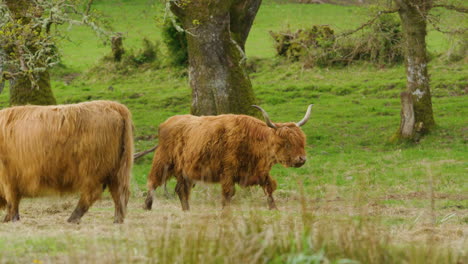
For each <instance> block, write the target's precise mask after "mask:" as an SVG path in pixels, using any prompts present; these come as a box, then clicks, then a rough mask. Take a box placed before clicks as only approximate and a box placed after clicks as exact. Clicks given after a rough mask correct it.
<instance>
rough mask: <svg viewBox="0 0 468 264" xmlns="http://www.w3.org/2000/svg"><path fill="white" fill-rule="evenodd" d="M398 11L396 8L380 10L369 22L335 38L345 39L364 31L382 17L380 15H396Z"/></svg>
mask: <svg viewBox="0 0 468 264" xmlns="http://www.w3.org/2000/svg"><path fill="white" fill-rule="evenodd" d="M398 10H399V9H398V8H397V9H389V10H381V11H379V12H378V13H377V15H376V16H374V17H373V18H371V19H370V20H368V21H367V22H366V23H364V24H362V25H360V26H359V27H358V28H356V29H353V30H350V31H346V32H343V33H341V34H339V35H337V36H336V38H343V37H347V36H349V35H352V34H354V33H356V32H358V31H360V30H362V29H364V28H365V27H368V26H370V25H372V24H374V22H375V21H376V20H377V19H378V18H379V17H380V16H382V15H384V14H391V13H396V12H398Z"/></svg>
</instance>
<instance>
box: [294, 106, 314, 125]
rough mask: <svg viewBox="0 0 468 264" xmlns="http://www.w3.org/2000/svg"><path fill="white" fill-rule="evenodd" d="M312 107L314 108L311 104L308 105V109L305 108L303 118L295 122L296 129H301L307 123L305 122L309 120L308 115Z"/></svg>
mask: <svg viewBox="0 0 468 264" xmlns="http://www.w3.org/2000/svg"><path fill="white" fill-rule="evenodd" d="M312 106H314V105H313V104H311V105H309V107H307V112H306V114H305V116H304V118H302V120H301V121H299V122H297V123H296V125H297V126H298V127H301V126H303V125H305V123H307V121H309V118H310V113H312Z"/></svg>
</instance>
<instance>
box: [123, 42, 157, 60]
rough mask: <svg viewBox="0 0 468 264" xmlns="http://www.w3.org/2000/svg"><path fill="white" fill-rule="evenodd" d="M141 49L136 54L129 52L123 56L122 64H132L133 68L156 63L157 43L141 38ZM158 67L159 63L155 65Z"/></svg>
mask: <svg viewBox="0 0 468 264" xmlns="http://www.w3.org/2000/svg"><path fill="white" fill-rule="evenodd" d="M142 41H143V48H142V49H140V50H138V51H137V52H135V53H134V52H129V53H128V55H126V56H124V59H123V63H124V64H134V66H141V65H143V64H149V63H155V62H157V59H158V55H159V42H157V41H156V42H152V41H151V40H149V39H147V38H143V40H142ZM157 66H159V63H158V64H157Z"/></svg>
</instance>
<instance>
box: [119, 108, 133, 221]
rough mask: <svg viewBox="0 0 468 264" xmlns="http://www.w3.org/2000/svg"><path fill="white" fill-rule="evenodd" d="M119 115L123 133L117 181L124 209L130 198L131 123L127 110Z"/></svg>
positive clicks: (131, 164) (131, 165) (131, 163)
mask: <svg viewBox="0 0 468 264" xmlns="http://www.w3.org/2000/svg"><path fill="white" fill-rule="evenodd" d="M122 107H123V106H122ZM123 108H124V107H123ZM120 113H121V115H122V117H123V131H122V140H121V142H122V150H121V155H120V162H119V168H118V170H117V181H118V182H119V193H120V199H121V204H123V205H124V207H125V209H126V207H127V203H128V199H129V196H130V177H131V171H132V167H133V122H132V116H131V114H130V111H129V110H128V109H126V108H125V109H122V110H121V111H120ZM124 213H125V212H124Z"/></svg>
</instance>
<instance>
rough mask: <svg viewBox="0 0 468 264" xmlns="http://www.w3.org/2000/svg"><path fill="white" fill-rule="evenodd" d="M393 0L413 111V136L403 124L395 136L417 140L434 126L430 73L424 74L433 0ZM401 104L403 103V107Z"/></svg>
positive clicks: (425, 72)
mask: <svg viewBox="0 0 468 264" xmlns="http://www.w3.org/2000/svg"><path fill="white" fill-rule="evenodd" d="M395 2H396V3H397V5H398V7H399V11H398V13H399V15H400V19H401V22H402V27H403V34H404V48H405V53H406V55H405V56H406V63H405V64H406V76H407V82H406V89H407V92H408V93H409V94H411V97H412V98H411V99H412V103H413V111H414V124H413V133H411V135H412V136H411V137H410V138H408V137H407V136H405V135H403V134H404V133H403V131H402V127H404V126H400V129H399V130H398V132H397V134H396V135H395V137H396V138H408V139H412V140H416V139H417V138H419V136H421V135H424V134H426V133H428V132H429V131H430V130H431V129H432V128H433V127H434V126H435V121H434V115H433V112H432V102H431V91H430V88H429V75H428V73H427V52H426V15H427V12H428V11H429V9H430V8H431V5H432V1H430V0H395ZM402 102H403V100H402ZM404 107H405V106H404V105H402V109H403V108H404ZM403 121H404V120H402V122H403Z"/></svg>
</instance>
